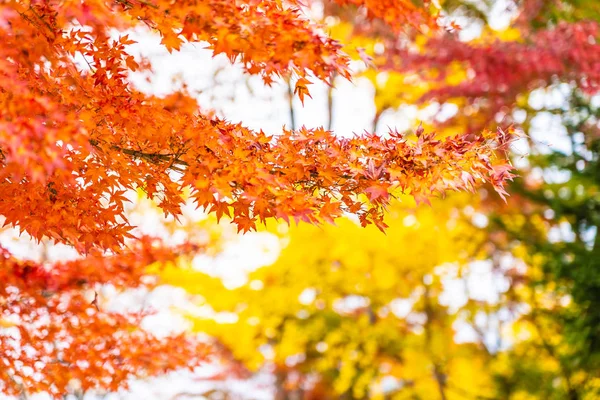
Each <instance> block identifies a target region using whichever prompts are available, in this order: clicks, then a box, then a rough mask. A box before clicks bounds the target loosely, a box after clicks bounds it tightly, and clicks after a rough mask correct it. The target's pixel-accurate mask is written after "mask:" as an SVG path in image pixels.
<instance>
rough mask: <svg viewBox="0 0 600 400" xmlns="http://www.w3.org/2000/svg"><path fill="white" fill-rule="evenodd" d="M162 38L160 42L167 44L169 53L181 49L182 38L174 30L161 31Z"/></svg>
mask: <svg viewBox="0 0 600 400" xmlns="http://www.w3.org/2000/svg"><path fill="white" fill-rule="evenodd" d="M161 34H162V39H161V41H160V44H162V45H163V46H165V47H166V48H167V50H168V52H169V53H172V52H173V50H179V49H180V48H181V44H182V42H183V41H182V40H181V38H180V37H179V35H177V34H175V33H174V32H172V31H169V30H166V31H163V32H161Z"/></svg>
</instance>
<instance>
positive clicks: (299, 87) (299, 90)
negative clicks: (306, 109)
mask: <svg viewBox="0 0 600 400" xmlns="http://www.w3.org/2000/svg"><path fill="white" fill-rule="evenodd" d="M311 84H312V82H311V81H309V80H308V79H306V78H304V77H301V78H299V79H298V80H297V81H296V86H295V87H294V94H297V95H298V98H300V101H301V102H302V104H303V105H304V96H308V97H310V98H311V99H312V97H311V95H310V93H309V92H308V87H307V86H308V85H311Z"/></svg>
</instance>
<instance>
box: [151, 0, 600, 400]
mask: <svg viewBox="0 0 600 400" xmlns="http://www.w3.org/2000/svg"><path fill="white" fill-rule="evenodd" d="M312 3H318V4H319V7H320V8H319V9H320V10H321V11H322V12H321V13H320V17H321V18H322V23H323V25H324V27H325V29H327V30H328V32H329V33H330V34H331V35H332V36H334V37H335V38H337V39H339V40H340V41H342V42H343V43H345V44H346V47H347V51H348V53H349V54H350V55H351V56H352V57H354V58H355V59H356V60H363V61H366V63H365V65H368V66H367V67H364V68H358V69H357V72H356V79H367V80H369V81H370V82H371V84H372V85H373V88H374V98H373V103H374V108H375V115H374V118H373V129H374V130H377V131H378V132H380V133H382V134H385V132H384V129H383V127H381V126H378V121H379V119H380V117H381V115H382V114H384V113H386V112H396V111H397V110H399V109H401V108H402V107H417V108H418V109H419V110H420V111H425V112H426V114H424V115H427V116H428V118H427V119H426V120H424V121H422V122H423V124H424V125H428V126H430V127H435V128H436V130H437V132H438V134H439V135H441V136H444V135H451V134H453V133H456V132H459V131H465V130H467V131H470V132H472V133H473V134H474V135H475V134H477V133H478V132H479V131H481V130H482V129H484V128H489V129H496V128H497V127H498V126H500V127H501V128H503V129H507V128H508V127H509V126H513V127H515V128H516V129H517V131H518V132H520V139H519V140H518V141H517V142H516V143H515V146H514V149H513V153H512V154H511V157H512V159H513V162H514V164H515V165H516V166H517V167H518V168H519V179H517V180H516V181H515V182H514V184H513V185H512V187H511V189H510V191H509V192H510V193H511V197H510V198H509V199H508V201H507V202H506V203H504V202H502V201H501V200H500V199H499V198H497V196H495V195H493V194H491V191H487V190H485V189H482V190H481V191H480V192H478V193H476V194H471V195H457V196H453V197H451V198H447V199H441V200H439V201H436V202H434V204H433V205H432V207H428V206H426V205H420V206H416V205H415V204H414V203H413V202H412V200H410V199H409V198H407V197H406V196H403V195H401V194H399V195H398V197H399V200H400V201H398V202H397V203H396V204H395V205H394V206H393V207H392V209H391V210H390V215H389V217H388V219H387V223H388V224H389V225H390V228H389V230H388V231H387V234H386V235H383V234H381V233H380V232H379V231H377V230H376V229H371V228H369V227H368V228H366V229H365V228H360V227H359V225H358V224H357V223H356V221H352V220H349V219H348V220H342V221H341V222H339V223H338V225H337V226H323V227H312V226H304V225H301V226H298V227H296V226H292V227H287V226H272V227H269V228H268V229H266V232H268V233H270V234H272V235H274V236H276V237H277V238H278V240H279V243H280V244H281V248H282V251H281V253H280V255H279V257H278V258H277V260H276V261H275V262H274V263H272V264H270V265H265V266H263V267H260V268H258V269H256V270H255V271H253V272H251V273H250V274H249V275H248V277H247V280H246V283H245V284H243V285H241V286H238V287H236V288H233V289H232V288H230V287H227V286H225V285H224V283H223V282H222V280H221V279H219V278H218V277H215V276H212V275H210V274H207V273H203V272H200V271H198V270H196V269H194V268H192V267H187V266H179V267H169V268H166V269H165V270H164V271H163V273H162V274H163V275H162V277H163V279H164V281H165V283H170V284H173V285H176V286H181V287H184V288H185V289H186V290H187V291H188V292H189V293H190V294H193V295H199V296H201V298H200V299H199V300H198V302H199V304H203V305H207V306H210V307H211V309H212V310H214V312H215V315H217V316H219V315H221V316H222V315H227V316H229V317H228V318H216V317H214V316H213V317H207V316H202V317H200V316H194V315H192V314H190V315H189V318H190V319H191V320H192V321H193V326H194V329H196V330H198V331H201V332H205V333H207V334H209V335H211V336H213V337H214V338H215V341H217V342H218V343H220V344H221V345H222V346H224V348H226V349H228V350H229V351H230V352H231V355H232V357H231V360H230V362H231V363H232V365H233V364H235V365H236V368H242V369H244V370H246V371H247V372H248V373H249V374H254V373H261V372H265V371H266V372H268V373H272V374H273V376H274V377H275V387H276V392H277V394H276V398H277V399H367V398H372V399H423V400H430V399H442V400H450V399H456V400H458V399H498V400H500V399H512V400H529V399H568V400H578V399H597V398H600V235H598V227H599V226H600V193H599V182H600V165H599V160H598V158H599V153H600V130H599V125H598V124H599V120H598V118H599V117H600V99H599V98H598V97H597V96H595V91H596V88H594V87H590V86H589V85H588V82H587V81H586V73H587V74H589V73H590V72H589V71H593V70H596V71H597V72H600V51H599V50H598V45H597V44H596V41H597V40H598V39H599V38H600V37H599V36H598V34H597V33H598V31H597V30H596V28H597V26H598V23H600V3H598V2H595V1H584V0H573V1H559V0H548V1H542V0H520V1H509V0H497V1H493V0H485V1H467V0H464V1H462V0H446V1H441V0H440V1H439V3H440V6H441V7H442V17H452V18H453V19H454V20H456V21H458V25H460V28H461V29H458V28H459V27H458V26H456V27H453V28H451V29H449V32H448V31H444V32H441V33H440V32H431V31H428V30H427V29H425V28H424V29H423V30H422V31H419V30H415V29H407V30H405V31H402V32H398V31H395V30H393V29H392V28H390V27H389V26H388V25H386V24H385V23H383V22H382V21H378V20H369V19H367V18H365V16H364V10H363V9H362V8H360V7H354V8H348V7H344V8H341V7H339V6H338V5H337V4H336V3H335V2H329V1H325V2H324V3H323V2H317V1H313V2H312ZM553 35H554V36H553ZM582 35H583V36H582ZM586 43H587V44H586ZM559 62H563V64H561V65H560V66H558V67H556V68H554V69H552V68H553V67H552V66H553V65H554V64H556V63H559ZM553 63H554V64H553ZM334 83H335V82H334ZM334 91H335V84H334V85H333V87H332V88H331V89H330V92H329V104H328V107H329V110H328V112H329V114H330V115H329V117H330V120H331V119H332V117H333V116H332V115H331V114H332V113H333V112H334V111H333V110H334V107H333V105H332V103H333V102H334V99H335V97H334V96H333V92H334ZM419 115H422V114H419ZM544 121H545V124H544V123H543V122H544ZM414 122H415V125H416V124H417V123H418V121H414ZM540 126H545V127H546V128H544V129H545V130H541V129H540V128H539V127H540ZM547 127H550V129H548V128H547Z"/></svg>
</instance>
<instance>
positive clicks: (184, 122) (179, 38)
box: [0, 0, 512, 395]
mask: <svg viewBox="0 0 600 400" xmlns="http://www.w3.org/2000/svg"><path fill="white" fill-rule="evenodd" d="M340 3H351V4H353V5H360V6H364V7H366V8H367V9H368V10H369V16H370V17H373V18H379V19H382V20H383V21H385V22H387V23H393V29H395V30H399V29H400V28H401V26H402V24H404V23H406V24H407V25H413V26H421V25H423V24H425V25H429V26H431V27H433V26H434V24H433V23H432V21H434V19H433V17H432V16H431V15H430V14H429V9H424V8H423V9H422V8H418V7H416V6H415V5H414V4H413V3H412V2H410V1H391V2H388V4H387V5H386V7H385V8H383V7H382V5H383V4H382V3H380V2H377V1H364V2H357V1H348V2H340ZM300 7H301V4H300V2H296V1H288V2H282V1H262V0H249V1H231V0H201V1H177V2H171V1H163V0H149V1H145V0H115V1H104V0H90V1H79V0H77V1H70V0H68V1H53V0H32V1H16V0H12V1H4V2H2V3H1V4H0V43H1V45H0V159H1V163H2V164H1V169H0V194H1V196H0V199H1V200H0V214H1V215H2V216H3V217H4V224H5V225H7V226H13V227H16V228H18V229H19V230H20V231H21V232H22V233H27V234H28V235H30V236H31V238H32V240H34V241H42V240H45V241H47V240H50V241H53V242H54V243H62V244H67V245H69V246H72V247H74V248H75V249H77V250H78V251H79V252H80V253H81V255H82V258H81V259H80V260H77V261H73V262H67V263H58V264H55V263H52V264H49V263H44V262H43V261H42V262H34V261H24V260H19V259H16V258H15V257H13V256H12V255H11V254H10V253H9V252H8V251H7V250H5V249H3V250H2V252H1V260H0V262H1V263H2V265H1V266H0V278H1V279H0V281H1V282H2V283H1V286H0V307H1V308H0V312H1V314H0V317H1V318H2V321H4V324H6V325H10V326H8V327H7V329H8V331H6V333H5V332H4V331H2V333H0V340H1V342H0V362H1V364H2V365H1V370H0V384H1V387H2V390H3V391H5V392H8V393H10V394H19V393H21V394H22V393H30V392H37V391H47V392H49V393H51V394H52V395H62V394H65V393H66V392H68V391H69V390H75V389H73V385H75V386H77V385H79V387H80V388H81V389H83V390H89V389H96V390H105V391H106V390H116V389H117V388H119V387H121V386H122V385H124V384H125V380H126V379H127V378H129V377H131V376H151V375H156V374H159V373H162V372H164V371H169V370H173V369H175V368H177V367H182V366H193V365H197V364H198V363H199V362H200V361H201V360H203V359H204V358H205V355H206V349H205V347H204V346H203V345H202V344H200V343H199V342H197V341H195V340H194V339H193V338H191V337H169V338H166V339H158V338H155V337H153V336H152V335H151V334H149V333H147V332H145V331H143V330H142V329H140V328H139V322H140V318H141V317H142V315H139V313H138V314H136V313H117V312H110V311H107V310H103V309H101V308H99V307H98V303H97V298H92V299H90V298H88V297H89V296H88V297H86V295H85V293H90V290H92V291H93V289H94V288H96V287H98V286H101V285H108V284H110V285H113V286H115V287H116V288H118V289H122V290H125V289H127V288H132V287H137V286H140V285H150V286H151V284H148V283H147V282H146V281H145V280H144V277H145V276H146V275H147V271H146V269H145V268H146V267H147V266H148V265H149V264H151V263H154V262H160V263H165V262H169V261H173V260H174V259H176V258H177V257H178V256H180V255H185V254H186V253H189V252H190V251H197V250H198V249H195V248H189V247H183V248H166V247H165V245H163V244H161V243H155V242H152V241H150V240H148V239H140V238H136V237H135V235H134V231H133V228H134V227H133V226H132V225H131V224H130V223H129V220H128V216H127V212H126V207H125V205H126V203H127V202H128V198H127V194H128V193H130V192H131V191H134V190H139V189H141V190H143V191H144V192H145V193H146V195H147V197H148V198H150V199H152V200H154V201H155V202H156V204H157V206H158V207H159V208H160V209H161V210H162V211H163V212H164V213H165V215H167V216H173V217H176V218H177V217H178V216H179V215H180V214H181V207H182V205H183V204H184V202H185V201H186V195H185V193H186V191H187V192H189V197H190V198H191V199H192V200H193V201H195V203H196V205H197V206H198V207H203V208H204V209H205V210H207V211H209V212H211V213H215V214H216V216H217V217H218V218H220V217H221V216H223V215H226V216H228V217H230V218H231V220H232V222H233V223H234V224H236V225H237V227H238V230H239V231H242V232H247V231H249V230H254V229H256V225H257V224H258V223H261V222H265V221H266V220H267V219H283V220H285V221H291V220H293V221H297V222H298V221H304V222H308V223H312V224H318V223H321V222H331V221H333V220H334V219H336V218H338V217H340V216H341V215H342V214H343V213H351V214H354V215H357V216H358V217H359V218H360V221H361V223H362V224H363V225H368V224H375V225H376V226H377V227H378V228H380V229H382V230H383V229H384V228H385V227H386V225H385V223H384V222H383V214H384V210H385V208H386V206H387V205H388V203H389V201H390V199H391V198H392V197H393V196H394V194H395V193H398V192H404V193H408V194H410V195H412V196H414V198H415V199H417V200H418V201H426V199H427V198H429V197H431V196H434V195H443V194H444V193H446V192H447V191H456V190H473V189H474V187H475V186H476V185H479V184H481V183H483V182H488V183H491V184H492V185H493V187H494V188H495V189H496V190H497V191H498V192H499V193H500V194H501V195H504V194H505V191H504V185H505V183H506V181H507V180H509V179H511V178H512V174H511V169H512V167H511V166H510V165H509V164H508V163H507V161H506V160H504V158H503V151H504V150H506V149H507V145H508V143H509V142H510V132H509V133H508V134H507V133H505V131H503V130H498V131H496V130H492V131H484V132H482V133H480V134H477V135H469V134H467V133H464V134H459V135H454V136H451V137H447V138H444V139H439V138H437V137H436V136H435V135H434V134H433V133H426V132H424V131H423V129H421V128H419V129H418V130H416V132H415V134H416V135H415V136H416V139H415V140H412V139H409V138H408V137H407V136H405V135H403V134H400V133H396V132H392V133H390V134H389V135H388V136H387V137H385V138H384V137H380V136H376V135H374V134H364V135H361V136H355V137H353V138H350V139H342V138H338V137H336V136H335V135H334V134H333V133H332V132H329V131H327V130H324V129H306V128H302V129H299V130H296V131H290V130H283V131H282V132H281V133H279V134H278V135H274V136H267V135H266V134H264V133H263V132H256V131H252V130H250V129H248V128H246V127H244V126H243V125H242V124H240V123H233V122H229V121H226V120H223V119H219V118H215V117H212V116H211V114H210V113H208V112H206V113H205V112H203V111H201V110H200V109H199V107H198V105H197V103H196V101H195V100H194V99H193V98H192V97H191V96H189V95H188V94H186V93H185V92H183V91H181V92H177V93H173V94H171V95H169V96H166V97H163V98H159V97H153V96H150V95H147V94H144V93H142V92H140V91H138V90H136V88H135V87H133V86H132V84H131V83H130V82H129V80H128V74H129V73H130V72H132V71H136V70H138V69H141V68H150V67H149V66H148V65H147V64H146V63H144V62H142V60H139V59H136V58H135V57H134V56H133V55H132V54H131V53H130V52H129V50H128V46H130V45H132V44H133V43H134V42H133V41H132V40H131V39H130V38H129V36H128V35H127V32H126V31H127V30H128V29H131V28H135V27H140V26H143V27H146V28H147V29H148V30H150V31H151V32H154V33H155V34H159V35H160V36H161V39H162V42H161V43H162V44H163V45H164V46H165V47H166V48H167V49H168V50H169V51H176V50H178V49H179V48H180V46H181V45H182V44H183V43H184V42H192V41H203V42H206V43H208V45H209V46H210V48H211V49H212V50H213V52H214V54H221V53H224V54H225V55H227V56H228V57H229V58H230V59H231V61H232V62H238V63H241V64H242V65H243V67H244V69H245V70H246V71H247V72H248V73H249V74H255V75H260V76H261V77H262V79H263V81H264V83H265V84H267V85H270V84H272V83H273V82H274V81H275V80H276V79H278V78H280V77H286V78H289V77H293V78H294V79H295V80H296V81H297V84H296V87H295V92H296V93H297V94H298V96H299V97H300V99H303V98H304V96H306V95H309V88H308V86H309V83H310V82H311V79H312V80H314V79H321V80H328V79H329V78H331V77H332V76H334V75H335V76H341V77H343V78H350V72H349V67H348V62H349V58H348V56H346V55H345V54H344V53H343V52H342V51H341V44H340V43H338V42H336V41H335V40H333V39H331V38H329V37H327V36H326V35H324V34H323V33H320V32H321V31H320V30H319V29H318V27H317V26H316V25H315V24H314V23H313V22H311V21H310V20H309V19H308V18H307V17H305V16H304V15H303V12H302V10H301V8H300ZM391 11H393V14H388V12H391ZM388 15H394V18H393V21H391V20H390V18H388V17H387V16H388ZM506 132H508V131H506ZM126 245H127V247H128V249H126V247H125V246H126ZM84 255H85V256H84ZM96 295H97V294H96ZM91 353H93V354H94V356H93V357H90V354H91ZM73 382H75V383H73ZM69 385H71V386H69Z"/></svg>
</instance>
